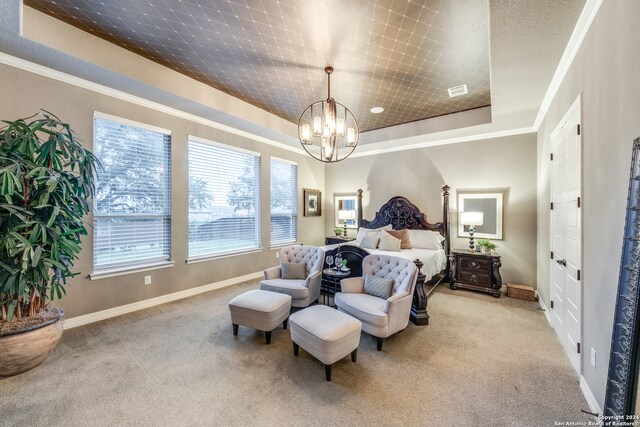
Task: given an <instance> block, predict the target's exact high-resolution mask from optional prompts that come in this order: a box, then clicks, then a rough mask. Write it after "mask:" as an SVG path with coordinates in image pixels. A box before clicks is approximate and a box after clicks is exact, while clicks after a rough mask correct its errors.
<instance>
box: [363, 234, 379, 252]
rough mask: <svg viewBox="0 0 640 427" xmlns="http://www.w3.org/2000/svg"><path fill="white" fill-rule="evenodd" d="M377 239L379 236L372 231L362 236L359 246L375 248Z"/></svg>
mask: <svg viewBox="0 0 640 427" xmlns="http://www.w3.org/2000/svg"><path fill="white" fill-rule="evenodd" d="M379 241H380V237H379V236H378V233H374V234H373V235H370V236H364V237H363V238H362V242H360V246H362V247H363V248H365V249H376V248H377V247H378V242H379Z"/></svg>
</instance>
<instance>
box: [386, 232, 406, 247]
mask: <svg viewBox="0 0 640 427" xmlns="http://www.w3.org/2000/svg"><path fill="white" fill-rule="evenodd" d="M387 233H389V234H391V235H392V236H393V237H395V238H396V239H400V240H401V242H400V249H411V242H410V241H409V230H407V229H406V228H405V229H404V230H387Z"/></svg>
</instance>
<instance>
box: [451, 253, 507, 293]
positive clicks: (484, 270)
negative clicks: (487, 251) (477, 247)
mask: <svg viewBox="0 0 640 427" xmlns="http://www.w3.org/2000/svg"><path fill="white" fill-rule="evenodd" d="M449 264H450V265H451V266H450V269H449V286H450V287H451V289H458V288H463V289H472V290H474V291H481V292H487V293H489V294H491V295H493V296H494V297H496V298H499V297H500V295H501V291H500V288H502V277H500V266H501V265H502V264H501V263H500V255H498V254H491V255H483V254H480V253H477V252H469V251H468V250H465V249H457V250H453V251H451V252H450V254H449Z"/></svg>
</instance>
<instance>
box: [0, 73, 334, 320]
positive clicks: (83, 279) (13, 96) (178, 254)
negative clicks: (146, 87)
mask: <svg viewBox="0 0 640 427" xmlns="http://www.w3.org/2000/svg"><path fill="white" fill-rule="evenodd" d="M0 93H2V96H3V102H1V103H0V118H1V119H7V120H13V119H17V118H19V117H26V116H30V115H32V114H33V113H35V112H37V111H38V110H39V109H45V110H48V111H51V112H53V113H54V114H56V115H58V116H59V117H60V118H61V119H63V120H64V121H67V122H68V123H70V124H71V125H72V127H73V128H74V129H75V131H76V132H77V134H78V136H79V138H80V139H82V140H83V141H84V142H85V143H86V145H87V146H88V147H92V132H93V113H94V111H99V112H102V113H107V114H111V115H114V116H119V117H124V118H127V119H130V120H135V121H138V122H142V123H147V124H150V125H154V126H159V127H162V128H165V129H170V130H171V131H172V156H173V158H172V165H173V166H172V167H173V174H172V176H173V177H172V232H171V239H172V254H171V255H172V259H173V261H174V262H175V265H174V266H173V267H172V268H165V269H160V270H153V271H149V272H144V273H135V274H127V275H122V276H117V277H112V278H106V279H100V280H95V281H91V280H89V279H88V278H87V275H88V274H90V273H91V272H92V249H93V244H92V239H93V236H92V233H91V231H90V232H89V236H88V237H87V238H85V239H84V242H83V251H82V253H81V256H80V260H79V261H78V262H77V263H76V271H80V272H81V273H82V274H81V275H79V276H77V277H76V278H74V279H73V280H72V281H71V286H69V287H68V290H67V296H66V297H65V298H64V299H63V300H62V301H60V302H57V303H56V305H59V306H61V307H63V308H64V309H65V311H66V314H67V317H75V316H79V315H83V314H87V313H92V312H95V311H99V310H104V309H107V308H112V307H117V306H121V305H124V304H129V303H133V302H137V301H141V300H145V299H149V298H153V297H156V296H160V295H164V294H169V293H172V292H177V291H181V290H184V289H188V288H193V287H196V286H200V285H205V284H209V283H213V282H217V281H221V280H224V279H229V278H234V277H237V276H242V275H245V274H250V273H254V272H259V271H261V270H263V269H264V268H266V267H270V266H272V265H275V264H276V263H277V260H276V258H275V255H274V253H275V251H274V250H270V249H269V228H268V227H269V218H268V215H263V218H262V244H263V247H264V250H263V251H261V252H258V253H252V254H247V255H238V256H233V257H227V258H222V259H218V260H213V261H207V262H201V263H195V264H186V263H185V259H186V257H187V206H188V204H187V188H188V187H187V146H186V143H187V136H188V135H195V136H199V137H202V138H206V139H210V140H213V141H218V142H222V143H227V144H231V145H233V146H237V147H242V148H246V149H249V150H253V151H258V152H260V153H261V154H262V191H263V197H262V206H263V211H265V212H268V206H269V185H268V183H269V159H270V156H272V155H273V156H276V157H279V158H283V159H288V160H291V161H295V162H297V163H298V182H299V187H300V188H302V187H309V188H318V189H320V190H323V189H324V169H323V166H322V164H321V163H320V162H317V161H315V160H312V159H310V158H309V157H308V156H302V155H299V154H296V153H292V152H291V151H288V150H283V149H280V148H275V147H273V146H270V145H267V144H264V143H260V142H256V141H252V140H250V139H247V138H243V137H240V136H238V135H233V134H229V133H225V132H223V131H220V130H217V129H213V128H210V127H208V126H205V125H201V124H197V123H192V122H189V121H186V120H184V119H180V118H176V117H173V116H170V115H167V114H163V113H160V112H157V111H154V110H150V109H147V108H143V107H140V106H137V105H133V104H130V103H127V102H124V101H121V100H118V99H115V98H111V97H108V96H104V95H100V94H97V93H95V92H91V91H88V90H84V89H80V88H77V87H75V86H72V85H69V84H65V83H61V82H58V81H55V80H52V79H49V78H45V77H42V76H38V75H35V74H31V73H28V72H25V71H21V70H18V69H15V68H12V67H8V66H5V65H0ZM299 198H300V199H299V200H300V201H301V199H302V194H299ZM301 205H302V203H300V213H301V212H302V210H301V209H302V208H301ZM299 218H300V219H299V223H298V224H299V225H298V229H299V236H298V237H299V241H300V242H303V243H305V244H312V245H316V244H321V243H323V241H324V239H323V237H324V222H323V218H322V217H320V218H305V217H303V216H302V215H300V217H299ZM89 220H91V219H90V218H89ZM145 275H151V277H152V284H151V285H149V286H144V278H143V277H144V276H145Z"/></svg>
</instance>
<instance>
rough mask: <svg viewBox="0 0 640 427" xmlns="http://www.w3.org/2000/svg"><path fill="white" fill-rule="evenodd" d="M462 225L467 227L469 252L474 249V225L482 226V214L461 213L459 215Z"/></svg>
mask: <svg viewBox="0 0 640 427" xmlns="http://www.w3.org/2000/svg"><path fill="white" fill-rule="evenodd" d="M460 222H462V225H468V226H469V250H471V251H473V250H474V249H475V244H474V243H473V234H474V233H475V232H476V225H482V223H483V222H484V214H483V213H482V212H462V214H461V215H460Z"/></svg>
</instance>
